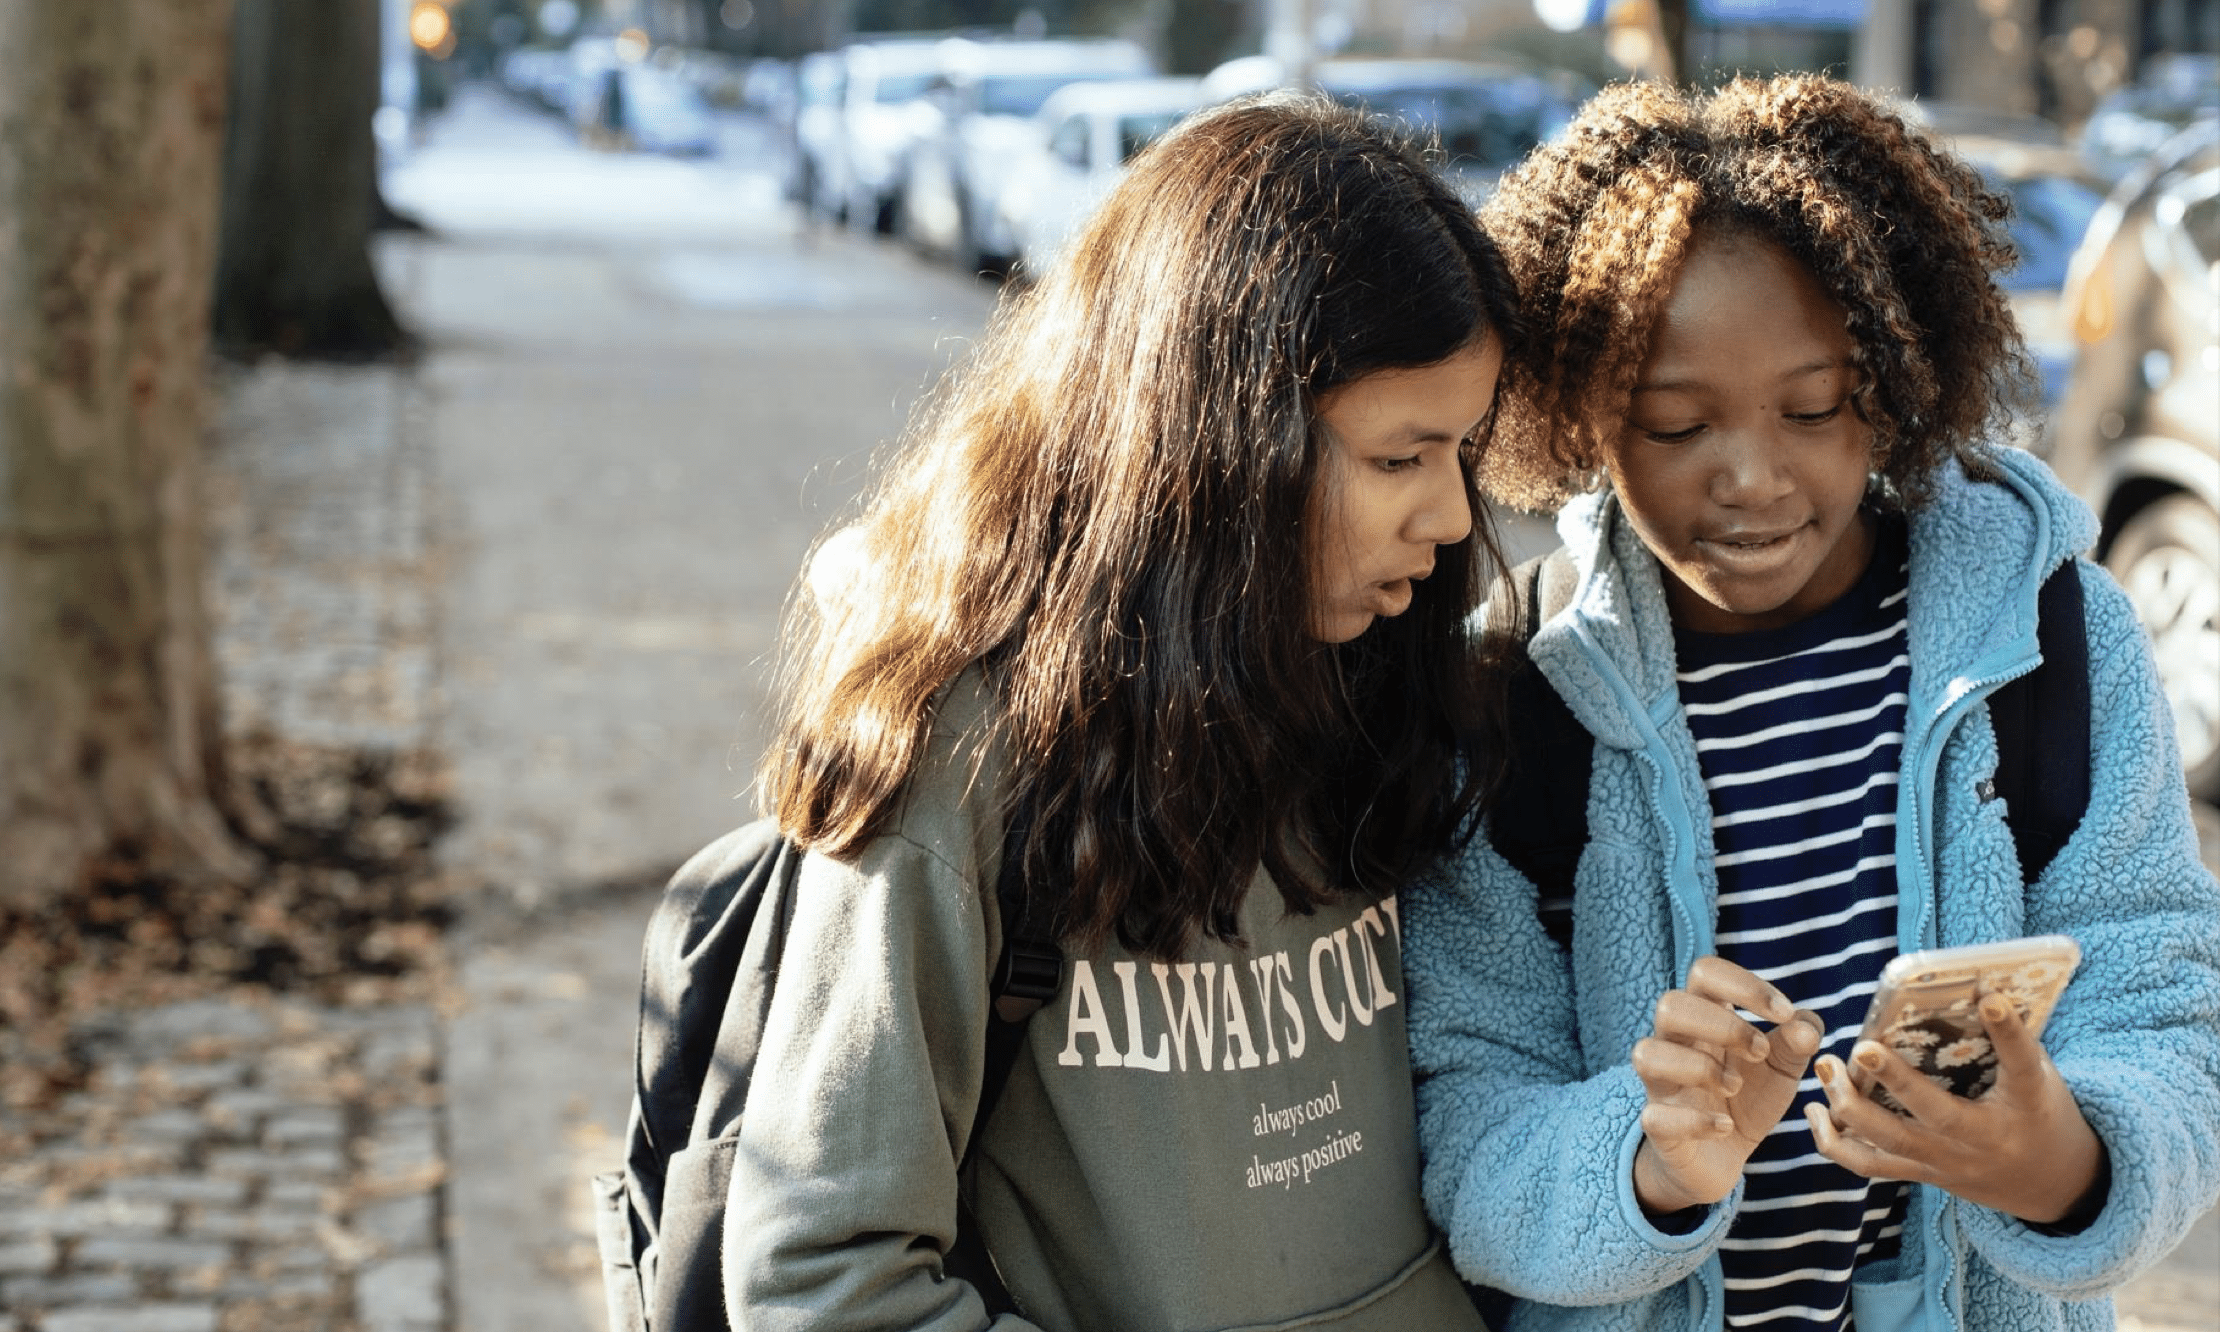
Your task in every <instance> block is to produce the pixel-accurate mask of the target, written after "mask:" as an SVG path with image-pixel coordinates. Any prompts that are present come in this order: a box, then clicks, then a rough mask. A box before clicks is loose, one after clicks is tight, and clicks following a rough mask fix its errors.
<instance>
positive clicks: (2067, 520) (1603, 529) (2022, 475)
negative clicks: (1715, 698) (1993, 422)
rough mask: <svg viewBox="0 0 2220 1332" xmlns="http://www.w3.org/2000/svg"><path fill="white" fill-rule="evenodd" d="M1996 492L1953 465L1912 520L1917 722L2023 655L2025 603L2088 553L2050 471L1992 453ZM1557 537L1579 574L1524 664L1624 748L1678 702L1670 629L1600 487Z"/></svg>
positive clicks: (2092, 526) (2030, 616) (2031, 641)
mask: <svg viewBox="0 0 2220 1332" xmlns="http://www.w3.org/2000/svg"><path fill="white" fill-rule="evenodd" d="M1992 456H1993V457H1994V458H1995V461H1996V464H1997V469H1996V470H1997V473H1998V475H1997V478H1996V480H1995V482H1993V483H1991V482H1983V481H1976V480H1973V479H1972V478H1970V477H1968V476H1966V475H1965V473H1964V471H1963V470H1961V469H1960V467H1959V466H1958V464H1956V463H1955V462H1953V463H1951V464H1950V465H1949V466H1948V468H1947V469H1946V470H1945V472H1944V473H1943V475H1942V476H1941V477H1940V478H1939V480H1938V483H1937V487H1936V496H1935V499H1934V501H1933V502H1932V503H1931V504H1929V505H1928V506H1927V507H1926V508H1924V509H1921V510H1917V511H1915V512H1914V513H1912V515H1911V519H1910V524H1909V526H1910V534H1911V575H1910V577H1911V596H1910V606H1911V612H1910V625H1909V629H1908V633H1909V637H1910V646H1911V656H1912V708H1913V710H1914V715H1915V716H1928V715H1932V714H1933V713H1936V712H1939V711H1940V710H1942V709H1944V708H1947V707H1948V706H1949V705H1950V704H1951V703H1953V702H1955V701H1956V700H1957V699H1958V698H1959V697H1961V696H1962V695H1963V694H1965V693H1967V692H1969V691H1970V690H1972V689H1974V688H1976V687H1977V686H1978V685H1980V684H1981V683H1982V682H1983V681H1986V680H1991V679H1995V678H2001V677H2002V676H2003V675H2006V674H2011V673H2016V671H2017V670H2018V669H2020V668H2021V667H2022V666H2023V665H2025V664H2028V663H2031V662H2032V661H2033V660H2034V657H2035V594H2036V591H2037V589H2038V588H2039V587H2040V586H2041V584H2042V581H2043V578H2044V577H2045V576H2047V575H2048V574H2049V572H2050V571H2051V570H2052V569H2054V568H2056V567H2057V566H2058V564H2059V563H2060V562H2061V561H2063V560H2066V559H2069V558H2071V557H2072V556H2074V555H2076V554H2078V553H2081V552H2083V551H2086V550H2088V549H2089V548H2090V546H2091V545H2092V544H2093V543H2094V541H2095V539H2096V533H2097V523H2096V518H2095V516H2094V515H2092V514H2091V513H2090V512H2089V510H2088V508H2087V506H2085V505H2083V504H2082V503H2081V501H2079V500H2077V499H2075V498H2074V497H2073V495H2072V494H2071V493H2069V492H2068V491H2067V490H2066V489H2065V487H2064V486H2063V485H2061V484H2060V483H2059V482H2058V480H2057V479H2056V478H2055V477H2053V476H2052V475H2051V473H2050V470H2049V469H2048V468H2047V467H2045V466H2043V464H2042V463H2040V462H2038V461H2037V460H2035V459H2034V458H2032V457H2030V456H2029V455H2027V454H2026V453H2024V452H2022V451H2020V450H2018V449H2009V448H2006V449H1998V450H1996V452H1995V454H1994V455H1992ZM1557 531H1558V536H1559V537H1560V539H1562V540H1563V541H1564V543H1565V546H1566V548H1567V550H1568V551H1570V552H1571V554H1572V557H1573V562H1574V565H1575V567H1576V568H1578V570H1579V572H1580V584H1579V590H1578V591H1577V592H1576V593H1575V594H1574V597H1573V600H1572V603H1571V604H1570V605H1569V606H1567V607H1566V608H1565V609H1564V610H1563V611H1562V612H1560V613H1559V614H1558V615H1557V616H1555V617H1553V618H1552V619H1551V620H1550V621H1549V623H1547V624H1545V625H1543V626H1542V627H1541V628H1540V629H1539V630H1538V631H1537V632H1536V633H1535V635H1534V642H1533V644H1532V647H1531V655H1532V657H1533V659H1534V662H1535V664H1536V665H1537V666H1538V667H1540V668H1541V671H1542V673H1543V675H1545V676H1546V677H1548V679H1549V680H1550V682H1551V683H1552V684H1553V685H1554V686H1555V687H1556V689H1557V692H1558V693H1559V694H1560V695H1561V696H1562V697H1563V698H1564V699H1565V701H1566V704H1567V705H1568V706H1569V707H1570V708H1571V709H1572V712H1573V715H1574V716H1576V717H1578V718H1579V719H1580V721H1581V723H1582V725H1584V726H1585V727H1587V729H1588V731H1589V732H1590V734H1592V735H1594V736H1595V737H1596V739H1597V740H1598V741H1600V742H1601V743H1603V744H1606V745H1610V746H1613V747H1615V748H1619V749H1635V748H1640V747H1642V746H1643V745H1644V744H1645V743H1646V742H1647V737H1649V736H1650V735H1651V734H1653V733H1654V731H1655V729H1656V728H1657V727H1658V726H1660V725H1662V724H1663V723H1664V722H1665V720H1666V719H1667V718H1669V717H1670V716H1671V715H1672V714H1673V713H1674V712H1675V711H1676V710H1677V709H1678V708H1679V705H1680V695H1679V689H1678V686H1677V685H1676V684H1675V682H1674V679H1673V655H1674V654H1673V629H1672V623H1671V620H1670V618H1669V616H1668V614H1667V611H1666V608H1665V596H1664V586H1663V583H1662V581H1661V580H1662V574H1661V573H1660V572H1659V568H1658V564H1657V560H1656V557H1654V556H1652V555H1651V554H1650V553H1649V550H1648V549H1647V548H1646V547H1644V546H1643V545H1642V542H1641V538H1640V537H1639V536H1637V535H1636V534H1635V532H1634V529H1633V525H1632V524H1630V523H1628V522H1626V521H1625V518H1624V515H1623V514H1622V513H1621V511H1620V508H1619V504H1618V501H1617V499H1616V498H1615V497H1614V496H1613V495H1612V494H1611V493H1610V492H1609V491H1608V490H1605V491H1599V492H1593V493H1589V494H1584V495H1580V496H1577V497H1575V498H1574V499H1573V500H1572V501H1570V502H1569V503H1568V504H1566V506H1565V507H1564V509H1563V510H1561V511H1560V513H1559V514H1558V519H1557Z"/></svg>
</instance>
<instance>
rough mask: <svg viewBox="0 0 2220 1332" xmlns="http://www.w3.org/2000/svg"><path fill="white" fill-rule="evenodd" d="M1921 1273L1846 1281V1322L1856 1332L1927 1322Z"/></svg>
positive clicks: (1904, 1330)
mask: <svg viewBox="0 0 2220 1332" xmlns="http://www.w3.org/2000/svg"><path fill="white" fill-rule="evenodd" d="M1926 1301H1927V1277H1926V1276H1925V1274H1921V1275H1917V1276H1908V1277H1903V1278H1901V1279H1899V1280H1895V1281H1855V1280H1853V1281H1852V1282H1851V1283H1850V1325H1851V1326H1852V1327H1855V1328H1857V1329H1858V1332H1911V1330H1912V1329H1916V1328H1923V1327H1925V1326H1927V1323H1926V1321H1925V1314H1924V1312H1923V1310H1924V1308H1925V1305H1926Z"/></svg>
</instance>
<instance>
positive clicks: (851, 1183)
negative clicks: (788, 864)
mask: <svg viewBox="0 0 2220 1332" xmlns="http://www.w3.org/2000/svg"><path fill="white" fill-rule="evenodd" d="M791 930H792V932H791V934H790V935H789V937H788V943H787V948H786V953H785V959H784V962H783V963H782V966H781V971H780V976H779V983H778V986H777V988H776V989H775V990H774V992H773V997H772V1001H771V1010H770V1014H769V1019H768V1021H767V1022H766V1024H765V1031H764V1037H763V1044H762V1048H761V1051H760V1054H759V1056H758V1061H757V1065H756V1072H755V1083H754V1086H753V1088H752V1090H751V1094H750V1097H749V1101H748V1106H747V1110H746V1113H745V1115H744V1117H743V1119H742V1121H741V1126H740V1133H739V1139H740V1140H739V1145H738V1149H737V1151H736V1152H735V1154H734V1162H733V1169H732V1183H731V1190H730V1193H729V1195H728V1202H727V1208H726V1221H725V1240H724V1255H723V1258H724V1278H725V1292H726V1296H725V1298H726V1304H727V1308H728V1312H729V1314H730V1318H731V1322H732V1324H733V1326H734V1327H745V1328H749V1329H751V1332H754V1330H756V1329H770V1330H775V1329H804V1328H807V1329H812V1330H813V1332H841V1330H842V1329H858V1330H861V1329H871V1330H872V1332H885V1330H890V1329H902V1328H913V1329H934V1330H935V1332H941V1330H943V1329H945V1330H948V1332H954V1330H955V1329H965V1330H966V1332H975V1330H976V1329H980V1328H989V1327H991V1328H993V1329H995V1332H1025V1330H1027V1329H1032V1328H1033V1326H1034V1325H1033V1324H1031V1323H1028V1322H1025V1321H1023V1320H1021V1319H1018V1318H1016V1317H1003V1318H999V1319H995V1318H990V1316H989V1314H988V1313H987V1310H986V1306H985V1304H984V1302H983V1301H982V1300H981V1298H980V1296H979V1294H978V1292H977V1291H976V1290H975V1289H973V1288H972V1287H971V1286H970V1285H968V1284H967V1283H965V1282H963V1281H961V1280H957V1279H954V1278H951V1277H945V1276H944V1275H943V1273H942V1254H943V1253H944V1252H945V1251H946V1250H947V1249H948V1247H949V1246H950V1244H952V1243H953V1241H954V1238H955V1230H956V1205H957V1175H956V1169H957V1164H958V1161H959V1158H960V1157H961V1155H962V1152H963V1149H964V1145H965V1144H966V1142H967V1141H968V1140H969V1138H970V1134H971V1121H972V1115H973V1111H974V1110H975V1108H976V1106H977V1103H978V1098H979V1089H980V1083H981V1078H982V1070H983V1066H984V1058H985V1052H984V1051H985V1031H986V1022H987V1003H988V1000H987V968H988V959H989V956H990V954H989V951H988V949H989V942H990V941H989V937H988V922H987V920H986V907H985V904H984V901H983V899H982V896H981V894H980V893H979V891H978V890H977V888H976V887H975V886H974V885H973V884H972V882H971V881H970V879H969V878H968V877H966V876H964V875H962V874H960V873H958V872H957V871H956V870H955V869H953V868H952V867H950V866H949V865H948V864H947V863H946V862H945V861H943V860H941V859H940V858H939V857H938V856H937V855H935V854H934V853H933V852H931V851H929V850H927V849H926V848H924V847H921V846H918V845H917V844H915V843H913V842H910V841H907V840H905V839H903V838H901V837H899V836H886V837H881V838H880V839H878V840H877V841H876V842H874V843H872V844H871V846H870V847H868V848H866V850H865V851H864V853H863V855H862V857H861V858H860V859H859V860H858V861H857V862H856V863H855V864H854V865H847V864H843V863H840V862H837V861H834V860H831V859H828V858H826V857H823V856H818V855H812V856H810V857H809V859H808V860H807V862H806V863H805V864H804V866H803V870H802V874H801V880H800V885H799V890H798V892H797V893H796V900H795V905H794V915H793V918H792V926H791Z"/></svg>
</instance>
